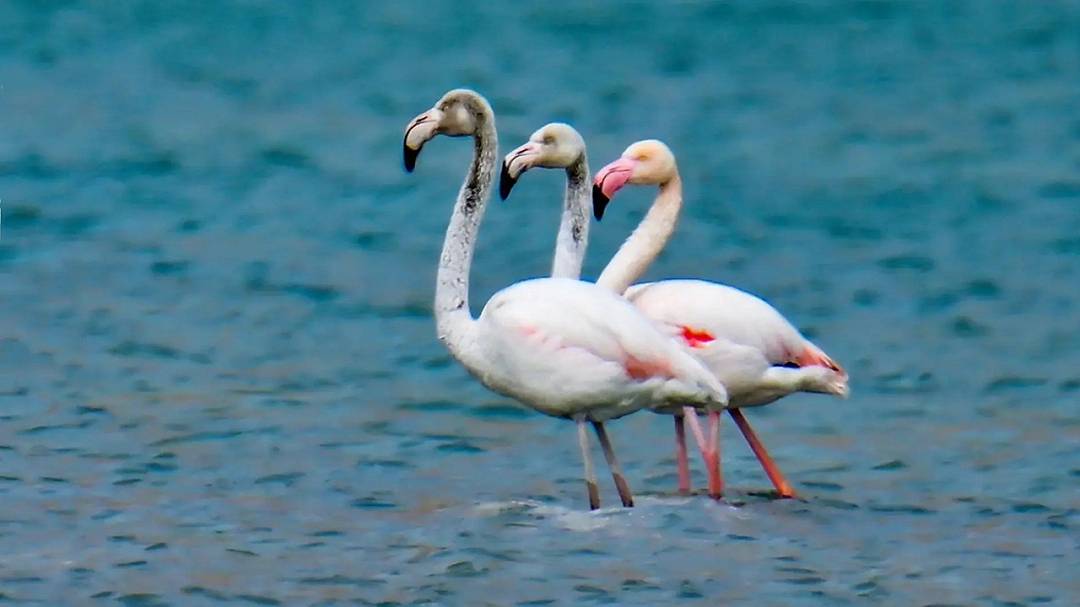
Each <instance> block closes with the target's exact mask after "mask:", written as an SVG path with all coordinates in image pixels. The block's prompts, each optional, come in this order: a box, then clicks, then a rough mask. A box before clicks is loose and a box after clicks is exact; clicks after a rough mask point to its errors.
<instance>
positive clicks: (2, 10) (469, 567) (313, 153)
mask: <svg viewBox="0 0 1080 607" xmlns="http://www.w3.org/2000/svg"><path fill="white" fill-rule="evenodd" d="M463 4H464V3H461V2H425V3H422V4H421V3H418V2H417V3H410V2H405V3H393V2H388V3H374V2H372V3H360V2H314V3H269V2H256V1H233V2H217V3H202V4H200V5H199V6H198V8H196V6H188V5H186V4H184V3H161V2H134V1H133V2H88V3H61V2H56V3H39V2H31V1H18V0H12V1H10V2H5V3H0V117H2V119H0V201H2V213H3V227H2V233H0V306H2V311H0V416H2V423H0V500H2V503H3V513H2V514H0V602H6V603H13V604H31V605H33V604H37V605H67V604H71V605H76V604H78V605H83V604H86V605H92V604H121V605H141V606H150V605H202V604H207V605H210V604H219V603H234V604H240V605H242V604H255V605H346V604H348V605H352V604H372V605H374V604H379V605H408V604H436V605H508V604H520V605H546V604H566V603H576V602H581V603H610V604H620V605H659V604H669V603H686V604H704V603H707V602H708V603H717V602H721V603H728V604H748V605H861V604H871V603H876V604H885V605H929V604H938V605H944V604H949V605H1027V604H1049V605H1075V604H1076V602H1077V600H1078V599H1077V597H1078V596H1080V583H1078V582H1077V578H1076V570H1077V567H1078V565H1080V558H1078V557H1080V532H1078V528H1080V517H1078V512H1080V491H1078V489H1080V413H1078V404H1080V403H1078V401H1080V364H1078V363H1080V323H1078V322H1077V318H1078V314H1077V301H1078V299H1080V287H1078V285H1080V113H1078V112H1077V108H1080V5H1077V3H1075V2H1071V3H1065V2H1040V3H1002V2H974V1H972V2H950V3H934V2H927V3H901V2H887V1H871V2H838V3H830V4H825V3H797V2H780V1H767V2H757V1H754V2H751V1H745V2H743V1H738V2H723V3H720V2H717V3H711V2H710V3H703V2H680V3H671V4H664V5H660V4H657V5H655V6H654V5H651V4H648V3H643V2H615V1H611V2H593V3H588V5H587V6H585V5H584V3H582V5H581V6H560V4H561V3H533V2H512V3H499V4H498V6H492V7H488V8H484V9H481V8H479V7H478V6H477V7H472V8H470V7H469V6H466V5H463ZM460 85H468V86H472V87H475V88H477V89H478V90H480V91H482V92H484V93H485V94H486V95H488V97H489V98H490V99H491V101H492V103H493V105H494V107H495V109H496V112H497V113H498V116H499V126H500V142H501V144H502V149H503V150H504V151H505V150H509V149H510V148H511V147H512V146H516V145H518V144H519V143H520V142H522V141H523V140H524V138H525V137H526V136H527V135H528V134H529V133H530V132H532V130H534V129H535V128H536V127H538V126H539V125H541V124H543V123H545V122H547V121H549V120H553V119H562V120H568V121H571V122H573V123H574V124H575V125H577V126H578V127H579V128H580V130H581V131H582V132H583V133H584V135H585V136H586V138H587V140H588V141H589V143H590V146H591V147H590V156H591V159H592V161H593V164H594V167H595V166H599V165H600V164H601V163H605V162H607V161H608V160H611V159H613V158H614V157H616V156H617V155H618V153H619V152H620V151H621V150H622V149H623V147H625V146H626V145H627V144H628V143H630V142H631V141H633V140H635V139H641V138H645V137H660V138H663V139H664V140H666V141H667V142H668V143H669V144H671V146H672V147H673V149H674V150H675V151H676V153H677V154H678V155H679V159H680V167H681V170H682V174H683V177H684V180H685V181H686V184H687V207H686V211H685V215H684V220H683V222H682V225H681V227H680V231H679V235H678V238H677V240H676V241H674V242H673V243H672V245H671V246H670V247H669V248H668V250H667V251H666V252H665V253H664V255H663V257H662V258H661V260H660V261H659V262H658V263H657V264H656V266H655V267H654V268H653V269H652V271H651V272H650V276H651V277H665V276H701V277H706V278H711V279H715V280H723V281H726V282H730V283H733V284H737V285H740V286H742V287H743V288H746V289H748V290H750V291H753V292H756V293H760V294H762V295H764V296H765V297H767V298H768V299H769V300H770V301H772V302H773V303H774V304H776V305H777V306H778V307H779V308H780V309H781V310H783V311H784V312H785V313H786V314H787V315H788V316H789V317H791V318H792V319H793V321H794V322H795V323H796V324H797V325H798V326H799V327H800V328H802V329H803V330H804V331H805V332H806V333H807V334H808V335H810V336H812V337H813V338H814V339H816V340H817V341H818V342H819V343H820V344H821V345H822V346H824V347H825V348H826V349H827V350H828V351H829V352H830V353H831V354H832V355H833V356H835V357H836V358H837V359H838V360H840V361H841V362H843V363H844V364H845V365H846V366H847V367H848V369H849V371H850V372H851V375H852V378H853V379H852V381H853V383H852V387H853V396H852V398H851V399H850V400H847V401H837V400H833V399H829V398H825V397H820V396H810V395H803V396H797V397H793V398H790V399H787V400H785V401H783V402H781V403H778V404H776V405H775V406H772V407H767V408H765V409H760V410H754V411H750V412H749V413H748V416H749V417H750V419H751V420H752V421H753V422H754V423H755V426H756V428H757V430H758V432H759V433H760V434H761V435H762V438H763V439H764V440H765V441H766V443H767V444H768V445H769V447H770V449H771V450H772V452H773V455H774V456H775V457H776V459H777V461H778V464H779V465H780V467H781V468H782V469H783V470H784V471H785V472H786V473H787V474H788V475H789V476H790V477H791V479H792V481H793V482H794V483H795V484H796V486H797V488H798V489H799V490H800V491H801V494H802V499H800V500H789V501H777V500H773V499H770V497H769V495H768V493H767V491H766V490H767V489H768V487H769V484H768V481H767V479H766V478H765V477H764V475H763V474H762V473H761V471H760V469H759V468H758V466H757V464H756V462H755V460H754V459H753V457H752V456H751V455H750V452H749V450H748V449H747V448H746V447H745V445H744V444H743V442H742V440H741V438H739V436H738V434H737V433H736V432H735V430H734V428H733V427H732V426H731V424H730V423H727V425H726V426H725V429H724V435H723V439H722V440H723V442H724V445H725V449H724V454H725V460H724V461H725V473H726V480H727V482H728V484H729V486H730V488H731V491H730V494H729V499H728V501H727V502H724V503H716V502H712V501H710V500H708V499H707V498H706V497H704V496H702V495H697V496H694V497H689V498H684V497H679V496H677V495H676V494H675V492H674V486H675V480H676V479H675V475H674V457H673V451H674V450H673V445H672V444H671V443H672V439H671V427H670V420H668V419H665V418H660V417H657V416H654V415H651V414H646V413H643V414H639V415H635V416H631V417H629V418H626V419H624V420H620V421H618V422H615V423H613V424H612V425H611V432H612V435H613V438H614V440H615V442H616V445H617V446H618V447H619V448H620V454H621V456H622V458H623V460H624V465H625V467H626V468H627V474H628V477H629V480H630V482H631V484H632V485H633V486H634V488H635V490H636V491H637V492H638V493H639V505H638V507H637V508H634V509H632V510H623V509H621V508H608V509H604V510H601V511H599V512H596V513H589V512H587V511H586V509H585V503H584V501H585V500H584V491H583V488H582V486H581V482H580V480H579V470H580V463H579V460H578V456H577V450H576V442H575V440H574V433H573V429H572V426H571V425H570V424H568V423H566V422H563V421H560V420H555V419H551V418H547V417H543V416H540V415H538V414H535V413H533V412H531V411H529V410H526V409H523V408H521V407H519V406H518V405H516V404H515V403H513V402H511V401H508V400H506V399H504V398H501V397H498V396H496V395H493V394H491V393H489V392H487V391H486V390H485V389H483V388H482V387H480V386H479V385H478V384H477V383H476V382H475V381H473V380H472V379H471V378H469V377H468V376H467V375H466V374H465V372H464V371H462V369H461V368H460V367H459V366H457V365H456V364H455V363H453V362H452V361H451V360H450V359H449V357H448V355H447V354H446V352H445V351H444V350H443V348H442V347H441V346H440V345H439V343H438V342H437V341H436V339H435V337H434V330H433V320H432V318H431V312H430V303H431V300H432V295H433V283H434V267H435V263H436V261H437V257H438V250H439V247H440V244H441V239H442V233H443V229H444V227H445V222H446V219H447V217H448V214H449V211H450V207H451V202H452V199H453V197H454V196H455V195H456V191H457V186H458V184H459V183H460V179H461V175H462V174H463V171H464V168H465V166H466V164H467V162H468V157H469V153H470V148H471V146H469V145H468V144H467V143H466V142H462V141H451V140H448V139H440V140H438V141H435V142H433V143H432V144H430V145H429V146H428V147H427V148H426V149H425V152H424V155H423V157H422V158H421V159H420V166H419V167H418V170H417V173H416V174H414V175H406V174H405V173H404V172H403V171H402V169H401V166H400V162H401V161H400V142H401V133H402V129H403V127H404V125H405V122H406V121H407V120H408V119H410V118H411V117H412V116H414V115H415V114H417V113H418V112H420V111H422V110H424V109H426V108H428V107H429V106H430V105H431V104H432V103H433V102H434V100H435V99H437V98H438V97H439V95H441V94H442V92H443V91H445V90H446V89H448V88H451V87H454V86H460ZM561 183H562V177H561V175H559V174H557V173H556V172H553V171H548V172H542V171H537V172H535V175H534V173H530V174H529V176H528V178H526V179H525V180H523V182H522V183H520V184H519V185H518V188H517V190H516V191H515V196H514V199H512V201H511V202H510V203H498V204H494V205H493V207H494V208H492V209H491V212H490V213H489V214H488V218H487V221H486V222H485V225H484V229H483V235H482V237H481V242H480V249H479V251H478V252H477V267H476V268H475V272H474V288H473V297H474V299H475V301H476V302H477V303H476V305H477V306H479V305H480V304H479V302H482V301H484V300H485V299H486V298H487V296H489V295H490V294H491V293H493V292H494V291H495V290H496V289H498V288H499V287H501V286H505V285H507V284H509V283H511V282H513V281H515V280H519V279H521V278H523V277H527V276H536V275H542V274H543V273H544V272H545V271H546V270H547V268H548V264H549V259H550V250H551V247H552V245H553V242H554V231H555V226H556V221H557V216H558V209H557V207H558V202H557V201H558V199H559V197H560V196H561V187H562V186H561ZM651 195H652V194H651V193H650V192H646V191H635V192H633V193H630V192H628V193H627V194H625V199H623V198H622V197H620V202H619V203H617V204H614V205H612V208H611V209H610V210H609V211H608V215H607V217H605V221H604V223H603V224H602V225H598V226H597V227H596V228H595V229H594V230H593V236H594V240H593V245H594V246H593V248H592V254H591V255H590V259H589V261H588V263H587V267H586V274H587V275H588V276H590V277H595V276H596V275H597V274H598V273H599V270H600V268H602V266H603V263H604V261H605V260H606V259H607V258H608V257H610V255H611V254H612V252H613V251H614V249H615V248H616V247H617V245H618V243H619V242H621V240H622V238H623V237H624V236H625V235H626V234H627V233H628V232H629V230H630V229H631V227H632V226H633V225H634V224H635V223H636V222H637V221H638V220H639V219H640V217H641V215H642V213H643V212H644V210H645V208H646V206H647V204H648V202H649V200H650V197H651ZM693 463H694V465H695V467H696V469H695V474H696V475H697V476H695V482H696V483H697V484H698V485H699V486H700V485H701V484H702V483H703V478H702V477H701V475H700V468H699V467H697V464H698V462H696V461H695V462H693ZM603 481H604V483H603V485H602V490H603V498H604V500H605V503H606V504H608V505H611V504H614V503H617V501H616V497H615V495H614V491H613V490H612V488H611V486H610V482H608V479H607V478H606V477H605V478H603Z"/></svg>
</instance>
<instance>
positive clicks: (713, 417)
mask: <svg viewBox="0 0 1080 607" xmlns="http://www.w3.org/2000/svg"><path fill="white" fill-rule="evenodd" d="M709 456H710V462H709V464H710V465H711V466H712V469H711V470H709V478H710V479H715V480H713V481H712V482H713V484H715V485H716V492H715V494H714V496H715V497H720V493H721V492H723V490H724V477H723V476H722V475H721V473H720V412H719V411H710V412H709Z"/></svg>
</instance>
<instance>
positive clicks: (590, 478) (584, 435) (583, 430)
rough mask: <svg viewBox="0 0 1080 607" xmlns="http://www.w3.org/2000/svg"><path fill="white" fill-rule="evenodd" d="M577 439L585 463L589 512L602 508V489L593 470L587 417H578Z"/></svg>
mask: <svg viewBox="0 0 1080 607" xmlns="http://www.w3.org/2000/svg"><path fill="white" fill-rule="evenodd" d="M575 421H577V437H578V446H579V447H581V460H582V461H583V462H585V487H586V489H587V490H588V492H589V510H596V509H597V508H599V507H600V489H599V487H598V486H597V485H596V472H595V471H594V470H593V465H592V456H591V455H590V454H589V429H588V428H587V427H585V417H584V416H581V417H578V418H577V419H576V420H575Z"/></svg>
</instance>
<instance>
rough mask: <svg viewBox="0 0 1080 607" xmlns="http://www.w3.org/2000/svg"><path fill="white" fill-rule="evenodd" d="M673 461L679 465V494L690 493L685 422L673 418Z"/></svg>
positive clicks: (681, 419) (676, 417) (680, 418)
mask: <svg viewBox="0 0 1080 607" xmlns="http://www.w3.org/2000/svg"><path fill="white" fill-rule="evenodd" d="M675 460H676V461H677V462H678V465H679V493H682V494H683V495H686V494H687V493H690V461H689V458H688V457H687V456H686V420H684V419H683V418H682V417H680V416H678V415H676V416H675Z"/></svg>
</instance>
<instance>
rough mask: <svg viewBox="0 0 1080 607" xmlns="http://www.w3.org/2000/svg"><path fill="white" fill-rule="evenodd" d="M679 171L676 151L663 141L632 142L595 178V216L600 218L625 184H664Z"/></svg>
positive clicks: (597, 218)
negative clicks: (676, 162)
mask: <svg viewBox="0 0 1080 607" xmlns="http://www.w3.org/2000/svg"><path fill="white" fill-rule="evenodd" d="M678 172H679V169H678V167H677V166H676V164H675V154H673V153H672V152H671V148H669V147H668V146H666V145H664V143H663V142H662V141H659V140H656V139H646V140H644V141H638V142H636V143H633V144H631V145H630V147H628V148H626V151H625V152H623V153H622V156H621V157H620V158H619V159H618V160H616V161H615V162H612V163H611V164H609V165H607V166H605V167H604V168H602V169H600V170H599V171H598V172H597V173H596V177H595V178H594V179H593V215H595V216H596V220H597V221H599V220H600V219H601V218H602V217H603V216H604V209H605V208H607V204H608V203H609V202H611V197H612V196H614V195H615V192H618V191H619V190H620V189H622V187H623V186H624V185H626V184H628V183H629V184H632V185H663V184H665V183H667V182H668V181H671V179H672V178H674V177H675V176H676V175H677V174H678Z"/></svg>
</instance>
